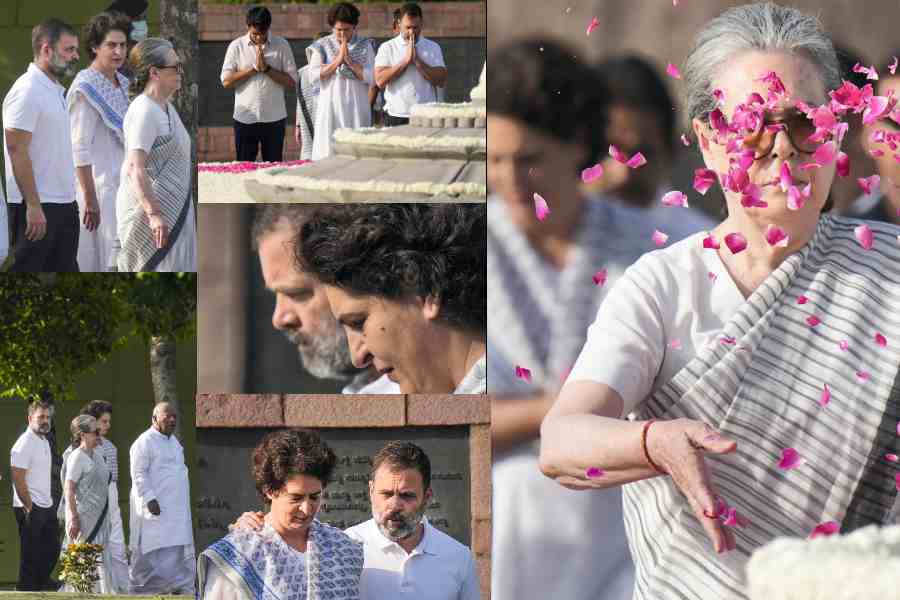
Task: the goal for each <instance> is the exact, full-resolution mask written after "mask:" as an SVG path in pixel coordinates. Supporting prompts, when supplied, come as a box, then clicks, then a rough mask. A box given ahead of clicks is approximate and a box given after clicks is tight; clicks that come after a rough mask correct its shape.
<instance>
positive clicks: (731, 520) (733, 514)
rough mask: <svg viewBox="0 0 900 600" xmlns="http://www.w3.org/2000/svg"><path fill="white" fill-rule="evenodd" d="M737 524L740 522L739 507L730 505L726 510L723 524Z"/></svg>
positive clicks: (730, 525)
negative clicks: (738, 517)
mask: <svg viewBox="0 0 900 600" xmlns="http://www.w3.org/2000/svg"><path fill="white" fill-rule="evenodd" d="M737 524H738V520H737V509H736V508H735V507H733V506H729V507H728V509H727V510H726V511H725V520H724V521H723V522H722V525H727V526H729V527H734V526H736V525H737Z"/></svg>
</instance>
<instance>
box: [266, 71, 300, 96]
mask: <svg viewBox="0 0 900 600" xmlns="http://www.w3.org/2000/svg"><path fill="white" fill-rule="evenodd" d="M264 75H267V76H269V77H271V78H272V81H274V82H275V83H277V84H278V85H280V86H282V87H285V88H287V89H289V90H292V89H294V87H295V86H296V85H297V82H296V81H294V78H293V77H291V76H290V75H288V74H287V73H285V72H284V71H279V70H278V69H273V68H272V67H269V70H268V71H266V72H265V73H264Z"/></svg>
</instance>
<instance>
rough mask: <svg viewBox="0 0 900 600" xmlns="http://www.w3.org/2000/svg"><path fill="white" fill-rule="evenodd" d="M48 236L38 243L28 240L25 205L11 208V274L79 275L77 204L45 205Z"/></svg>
mask: <svg viewBox="0 0 900 600" xmlns="http://www.w3.org/2000/svg"><path fill="white" fill-rule="evenodd" d="M41 208H42V209H43V211H44V217H45V218H46V219H47V233H46V235H44V237H43V238H42V239H40V240H37V241H31V240H28V239H26V237H25V226H26V225H27V222H26V215H25V205H24V204H10V205H9V222H10V224H11V225H12V238H11V239H10V245H9V249H10V252H9V254H10V256H12V257H13V264H12V267H11V268H10V271H13V272H29V273H75V272H77V271H78V232H79V226H78V204H77V203H76V202H75V201H72V202H70V203H68V204H50V203H42V204H41Z"/></svg>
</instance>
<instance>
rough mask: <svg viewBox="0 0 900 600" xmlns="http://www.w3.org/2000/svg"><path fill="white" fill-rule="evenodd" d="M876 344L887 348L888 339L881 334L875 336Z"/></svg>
mask: <svg viewBox="0 0 900 600" xmlns="http://www.w3.org/2000/svg"><path fill="white" fill-rule="evenodd" d="M875 343H876V344H878V345H879V346H881V347H882V348H884V347H885V346H887V338H886V337H884V336H883V335H881V334H880V333H876V334H875Z"/></svg>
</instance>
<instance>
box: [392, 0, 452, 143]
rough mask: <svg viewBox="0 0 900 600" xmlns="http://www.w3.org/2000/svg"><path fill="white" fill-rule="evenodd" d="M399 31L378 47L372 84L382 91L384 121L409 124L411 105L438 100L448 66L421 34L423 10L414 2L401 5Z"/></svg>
mask: <svg viewBox="0 0 900 600" xmlns="http://www.w3.org/2000/svg"><path fill="white" fill-rule="evenodd" d="M400 15H401V16H400V33H399V34H398V35H397V36H396V37H394V38H393V39H391V40H389V41H387V42H384V43H383V44H381V46H379V47H378V54H377V55H376V56H375V83H377V84H378V87H380V88H381V89H383V90H384V124H385V125H386V126H388V127H393V126H396V125H406V124H408V123H409V109H410V107H411V106H412V105H413V104H422V103H426V102H437V101H438V97H439V93H438V89H440V88H443V87H444V86H446V85H447V67H446V66H445V65H444V55H443V53H442V52H441V47H440V46H438V45H437V43H435V42H433V41H431V40H429V39H428V38H425V37H422V35H421V33H422V9H421V8H420V7H419V5H418V4H416V3H414V2H408V3H406V4H404V5H403V6H401V7H400Z"/></svg>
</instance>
